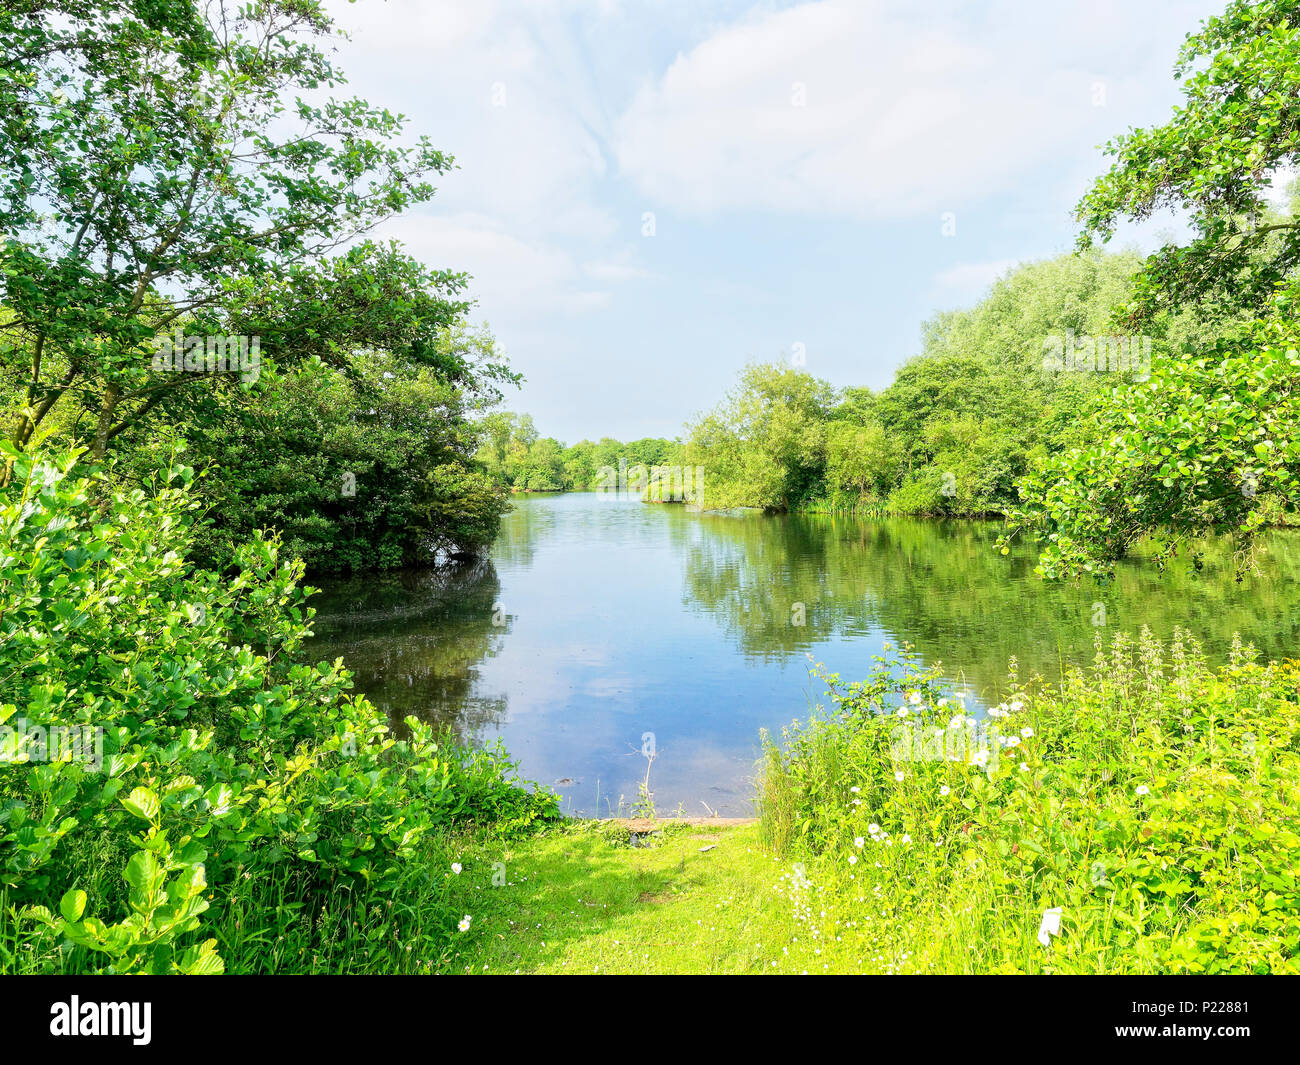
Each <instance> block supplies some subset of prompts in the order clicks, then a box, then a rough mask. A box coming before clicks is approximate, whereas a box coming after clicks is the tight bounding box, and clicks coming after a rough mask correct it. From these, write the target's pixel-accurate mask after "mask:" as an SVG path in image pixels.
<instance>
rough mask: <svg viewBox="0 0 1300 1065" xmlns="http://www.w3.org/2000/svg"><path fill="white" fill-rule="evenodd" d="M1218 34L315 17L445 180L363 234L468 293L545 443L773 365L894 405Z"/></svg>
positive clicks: (876, 6)
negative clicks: (1190, 40) (891, 392)
mask: <svg viewBox="0 0 1300 1065" xmlns="http://www.w3.org/2000/svg"><path fill="white" fill-rule="evenodd" d="M1221 9H1222V3H1221V0H1160V2H1159V3H1151V2H1149V0H1147V2H1141V0H1139V2H1134V0H1127V2H1122V3H1121V2H1111V0H1081V2H1075V0H1053V2H1051V3H1043V2H1041V0H986V2H973V0H972V2H966V3H955V2H949V0H926V2H924V3H921V2H914V0H877V2H872V0H860V2H838V0H820V2H813V3H761V4H753V3H732V2H723V0H717V2H714V0H689V2H686V0H682V2H654V3H652V2H633V0H590V2H585V3H578V2H571V0H529V2H523V0H511V2H506V0H501V2H496V0H423V2H421V0H387V2H383V0H358V2H357V3H344V2H337V0H336V2H333V3H332V4H331V10H332V12H333V13H334V15H335V17H336V18H337V19H338V22H339V25H340V27H341V28H344V29H346V30H347V31H348V32H349V33H350V34H351V40H350V41H344V42H340V44H339V53H338V57H337V58H338V61H339V64H340V65H341V66H342V67H343V69H344V70H345V71H346V72H347V74H348V76H349V83H350V84H349V89H350V91H351V92H354V93H356V94H358V95H361V96H363V97H365V98H366V99H368V100H370V101H371V102H372V103H375V104H382V105H384V106H387V107H389V108H390V109H392V110H399V111H401V112H403V113H404V114H406V115H407V116H408V117H409V119H410V128H411V129H412V130H413V131H416V132H420V133H426V134H428V135H429V136H430V137H431V138H432V139H433V141H434V143H435V144H436V145H437V146H439V147H440V148H443V149H444V150H446V151H448V152H451V153H452V154H454V155H455V156H456V160H457V163H458V165H459V167H460V169H459V170H457V171H455V172H454V173H453V174H451V175H449V176H447V177H446V178H444V179H443V180H442V181H440V182H439V193H438V195H437V197H436V198H435V199H434V201H433V202H432V203H431V204H428V205H425V206H423V207H421V208H420V209H419V210H418V211H415V212H412V213H410V214H408V215H405V216H403V217H402V218H401V219H399V220H395V221H394V222H393V223H391V224H389V225H388V226H386V227H385V228H384V229H383V230H381V231H380V235H382V236H385V237H396V238H398V239H401V240H402V241H404V242H405V243H406V245H407V246H408V248H409V249H410V250H411V251H412V252H413V253H414V254H416V255H418V256H419V257H420V258H422V259H424V260H425V261H426V262H428V263H429V264H430V265H432V266H436V267H450V268H454V269H459V270H466V271H468V272H470V273H471V274H473V275H474V280H473V284H472V294H473V295H474V297H475V298H476V299H477V301H478V302H477V306H476V308H475V312H474V314H475V317H476V318H477V319H478V320H482V321H486V322H487V323H489V325H490V326H491V328H492V330H493V332H494V333H495V334H496V335H497V337H498V339H499V340H500V342H501V344H502V345H503V347H504V348H505V350H506V351H507V353H508V354H509V356H510V359H511V362H512V364H513V365H514V367H515V368H516V369H517V370H520V371H522V372H523V373H524V374H525V375H526V377H527V381H526V383H525V385H524V386H523V389H522V391H521V392H520V393H519V394H517V395H514V396H512V397H510V399H509V401H508V403H509V406H510V407H511V408H512V409H516V410H521V411H526V412H528V413H531V414H532V415H533V416H534V418H535V419H536V423H537V427H538V429H539V430H540V431H541V432H542V433H543V434H544V435H551V436H556V437H559V438H560V439H562V440H564V441H566V442H573V441H575V440H577V439H579V438H581V437H584V436H585V437H590V438H597V437H601V436H615V437H618V438H620V439H630V438H635V437H639V436H648V435H654V436H659V435H663V436H669V437H671V436H676V435H678V434H679V433H680V432H681V431H682V425H683V422H685V421H686V420H687V419H689V418H690V417H692V416H693V415H695V414H697V413H699V412H701V411H703V410H706V409H708V408H709V407H711V406H713V404H714V403H715V402H717V400H718V399H719V398H720V397H721V396H722V394H723V393H724V392H725V391H726V390H727V389H728V388H730V387H731V385H732V384H733V382H734V381H735V378H736V375H737V373H738V372H739V370H740V369H741V368H742V367H743V366H744V365H745V363H746V362H749V361H753V360H756V359H757V360H769V359H775V358H787V359H788V358H790V357H791V353H792V351H793V350H794V345H796V344H802V345H803V351H804V352H805V357H806V367H807V369H808V370H809V371H810V372H812V373H815V374H816V375H818V376H819V377H823V378H826V379H827V380H829V381H831V382H833V383H834V384H836V385H849V384H857V385H862V384H865V385H869V386H871V387H875V388H879V387H883V386H884V385H886V384H888V383H889V381H890V379H891V378H892V376H893V373H894V371H895V370H896V369H897V367H898V366H899V365H901V364H902V363H903V362H904V361H905V360H906V359H908V358H910V357H911V356H912V355H915V354H916V353H917V352H918V350H919V345H920V326H921V323H922V322H923V321H924V320H925V319H926V318H928V317H929V316H930V315H931V314H933V313H934V312H935V311H936V310H939V309H943V308H950V307H957V306H964V305H969V304H970V303H972V302H973V301H974V300H976V299H977V298H978V297H979V296H980V294H981V293H982V292H983V291H985V290H986V289H987V287H988V285H989V284H990V283H991V282H992V281H993V280H994V279H995V278H996V277H997V276H998V275H999V274H1000V273H1002V272H1004V271H1005V270H1006V269H1007V268H1008V267H1009V266H1011V265H1013V264H1014V263H1015V262H1017V261H1022V260H1028V259H1035V258H1040V257H1043V256H1048V255H1052V254H1056V253H1059V252H1061V251H1066V250H1068V249H1069V248H1070V247H1071V245H1072V241H1073V235H1074V227H1073V225H1072V223H1071V220H1070V209H1071V207H1072V206H1073V204H1074V203H1075V201H1076V200H1077V199H1078V196H1079V194H1080V193H1081V192H1082V191H1083V189H1084V188H1085V187H1086V184H1087V182H1088V180H1089V178H1090V177H1092V176H1094V175H1096V174H1097V173H1100V172H1101V170H1102V169H1103V167H1104V162H1103V159H1102V156H1101V154H1100V152H1099V150H1098V146H1099V145H1100V144H1101V143H1102V142H1104V141H1105V140H1107V139H1108V138H1110V137H1111V136H1113V135H1115V134H1117V133H1120V132H1122V131H1124V130H1125V129H1127V128H1129V127H1131V126H1140V125H1149V124H1152V123H1154V122H1160V121H1162V120H1163V119H1164V118H1165V117H1166V116H1167V115H1168V114H1169V111H1170V108H1171V107H1172V106H1173V105H1174V104H1175V103H1176V102H1177V101H1178V99H1179V94H1178V90H1177V84H1176V83H1175V82H1174V80H1173V77H1172V66H1173V61H1174V57H1175V54H1176V52H1177V49H1178V46H1179V44H1180V43H1181V41H1182V39H1183V37H1184V36H1185V35H1186V34H1187V33H1188V32H1189V31H1191V30H1192V29H1194V28H1195V27H1196V25H1197V24H1198V23H1199V21H1200V20H1201V19H1202V18H1204V17H1206V16H1207V15H1210V14H1214V13H1216V12H1217V11H1219V10H1221ZM647 213H651V214H653V216H654V234H653V236H647V235H645V233H644V230H645V229H646V226H645V222H644V220H645V217H646V215H647ZM945 221H947V222H948V223H949V225H948V229H949V230H954V229H955V232H953V233H952V235H945V233H944V229H945ZM1177 229H1178V225H1177V220H1175V219H1157V220H1154V221H1153V222H1151V223H1147V224H1146V225H1144V226H1143V227H1142V228H1140V229H1137V228H1133V229H1128V230H1124V231H1121V235H1120V237H1119V238H1118V242H1119V243H1130V244H1136V245H1138V246H1140V247H1149V246H1150V245H1151V244H1152V243H1153V242H1154V240H1155V238H1156V236H1157V235H1159V234H1161V233H1167V232H1169V231H1175V232H1176V231H1177Z"/></svg>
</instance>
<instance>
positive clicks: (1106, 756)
mask: <svg viewBox="0 0 1300 1065" xmlns="http://www.w3.org/2000/svg"><path fill="white" fill-rule="evenodd" d="M878 662H879V668H878V669H877V671H876V672H875V673H874V674H873V675H872V676H871V677H870V678H869V679H868V680H867V681H864V682H861V683H854V684H849V685H844V684H841V682H840V680H839V678H838V677H837V676H835V675H833V674H832V675H825V676H824V679H825V680H826V682H827V685H828V688H829V691H828V694H829V695H830V697H831V700H832V702H833V705H834V710H833V712H832V713H830V714H829V715H826V716H823V717H818V718H814V719H812V720H810V721H808V722H806V723H805V724H802V725H796V726H794V727H792V728H791V729H789V730H788V731H787V733H786V736H785V741H786V742H785V745H784V747H778V746H776V745H775V744H772V743H771V742H770V741H769V743H768V746H767V748H766V758H765V761H764V764H763V771H762V780H761V799H762V801H761V817H762V822H761V829H762V834H763V837H764V839H765V841H766V842H767V844H768V845H769V846H771V847H772V848H773V849H775V850H776V851H777V853H779V854H785V855H792V856H801V855H807V856H809V857H810V858H812V857H817V858H818V859H819V860H820V861H821V862H823V863H824V865H825V867H826V868H827V870H828V873H827V876H826V882H827V883H829V884H831V885H833V886H834V890H835V892H836V903H835V905H836V910H837V913H838V915H839V916H840V918H841V920H848V921H850V923H851V922H852V921H853V920H857V921H860V922H861V923H863V924H864V925H868V924H871V923H872V922H874V927H875V929H876V932H877V935H878V939H877V943H876V947H877V949H880V950H881V951H882V953H884V954H885V955H886V956H888V957H890V958H891V959H893V964H895V965H897V966H898V967H900V968H904V969H908V970H916V971H948V972H952V971H959V972H960V971H981V972H990V971H992V972H1026V971H1028V972H1038V971H1051V972H1208V973H1222V972H1296V971H1300V951H1298V949H1297V942H1298V941H1300V883H1298V882H1297V873H1296V868H1295V862H1294V852H1295V848H1296V846H1297V845H1300V817H1298V816H1297V813H1296V805H1295V797H1296V795H1297V793H1298V789H1300V754H1297V751H1298V749H1300V748H1298V747H1297V739H1300V686H1298V685H1297V681H1298V680H1300V672H1297V670H1296V668H1295V666H1294V665H1277V664H1269V665H1258V664H1255V663H1254V662H1252V660H1251V655H1250V654H1249V653H1248V652H1246V651H1244V650H1242V649H1241V648H1240V647H1237V648H1236V649H1235V650H1234V653H1233V655H1232V656H1231V660H1230V662H1229V664H1228V665H1226V666H1224V667H1223V668H1221V669H1219V670H1213V671H1212V670H1211V669H1209V668H1208V667H1207V666H1206V665H1205V663H1204V661H1203V660H1202V658H1201V656H1200V654H1199V651H1198V649H1197V648H1196V646H1195V644H1194V643H1189V642H1188V641H1187V640H1186V639H1185V638H1183V637H1179V638H1177V639H1175V641H1174V642H1173V643H1172V644H1171V645H1169V646H1168V647H1167V648H1162V647H1161V645H1160V644H1159V643H1158V642H1156V641H1154V640H1153V639H1151V638H1149V637H1148V636H1146V635H1145V634H1144V636H1143V638H1142V640H1141V641H1140V643H1139V645H1138V647H1137V648H1134V647H1133V645H1132V643H1131V642H1130V641H1129V640H1127V639H1126V638H1125V637H1123V636H1122V635H1121V636H1119V637H1116V639H1115V640H1114V642H1113V643H1112V645H1111V646H1110V647H1109V648H1105V647H1104V646H1103V645H1102V644H1101V643H1100V642H1099V643H1098V646H1097V659H1096V662H1095V664H1094V667H1093V669H1092V670H1091V671H1089V672H1087V673H1085V672H1083V671H1078V670H1076V671H1072V672H1071V673H1070V674H1069V675H1068V676H1067V678H1066V679H1065V681H1064V682H1063V683H1062V684H1061V685H1060V686H1059V687H1052V686H1042V685H1040V684H1036V683H1026V684H1022V683H1020V682H1019V681H1018V680H1017V679H1016V677H1015V675H1014V672H1013V675H1012V677H1011V679H1010V682H1009V684H1010V689H1009V690H1010V693H1011V694H1010V695H1009V700H1008V702H1006V703H1003V704H1001V705H1000V706H998V707H994V708H993V709H992V710H991V711H989V715H990V716H989V718H987V719H986V721H985V724H986V725H989V726H992V728H991V730H989V731H988V732H987V733H986V736H987V738H988V742H987V745H985V744H984V742H983V741H982V740H981V741H979V742H976V741H975V740H974V739H973V738H972V737H974V736H976V735H978V734H977V733H976V732H975V731H974V730H973V728H972V724H973V721H974V719H973V718H972V717H971V715H970V713H969V712H968V711H967V710H966V708H965V706H964V705H963V704H962V702H961V701H960V700H958V699H955V698H952V697H945V696H944V695H943V694H942V692H941V689H940V687H939V684H938V677H937V676H936V674H935V673H934V672H933V671H927V670H924V669H921V668H919V667H918V665H917V664H916V662H915V661H914V660H912V659H910V658H908V657H907V656H904V657H903V658H902V659H888V660H887V659H883V658H882V659H879V660H878ZM836 870H838V872H836ZM1055 907H1060V908H1061V909H1062V928H1061V934H1060V936H1059V938H1053V939H1051V942H1050V946H1046V947H1045V946H1043V945H1041V944H1040V943H1038V942H1037V941H1036V932H1037V928H1038V923H1039V918H1040V916H1041V915H1042V914H1043V912H1044V911H1045V910H1048V909H1052V908H1055ZM903 915H906V920H903V919H901V918H902V916H903ZM880 917H886V918H892V919H891V920H889V921H887V922H884V923H882V922H880V921H879V920H877V919H878V918H880Z"/></svg>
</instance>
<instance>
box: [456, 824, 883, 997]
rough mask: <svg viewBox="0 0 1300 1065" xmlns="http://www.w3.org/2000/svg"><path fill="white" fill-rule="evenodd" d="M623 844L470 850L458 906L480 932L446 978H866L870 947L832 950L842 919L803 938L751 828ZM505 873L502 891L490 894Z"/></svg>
mask: <svg viewBox="0 0 1300 1065" xmlns="http://www.w3.org/2000/svg"><path fill="white" fill-rule="evenodd" d="M626 840H627V833H626V831H618V830H616V829H615V828H613V827H612V826H610V825H601V824H599V823H595V824H593V823H590V822H588V823H582V822H578V823H575V824H573V825H571V826H566V827H564V828H561V829H557V830H553V831H551V832H548V833H546V834H544V835H540V836H537V837H534V838H532V839H528V840H525V841H523V842H520V843H516V844H510V845H494V844H473V845H468V846H469V848H470V849H467V851H466V853H465V854H464V855H463V856H462V858H461V862H462V864H463V866H464V871H463V873H462V874H461V876H460V877H459V878H458V879H457V887H456V889H455V894H454V896H453V897H454V898H455V899H456V901H457V902H458V904H459V908H460V909H461V910H462V911H463V912H464V913H466V914H469V915H470V916H471V917H472V922H471V926H470V929H469V931H468V932H466V933H464V934H463V936H462V937H461V939H460V940H459V942H458V943H457V944H456V945H454V947H453V951H452V958H451V962H450V963H449V969H450V971H452V972H474V973H482V972H488V973H516V972H518V973H541V972H567V973H595V972H600V973H645V972H650V973H680V972H691V973H740V972H750V973H757V972H782V973H791V972H793V973H799V972H804V971H809V972H812V971H826V970H827V969H830V970H838V971H862V968H861V965H860V964H859V958H860V957H861V955H862V954H863V948H865V947H866V946H867V944H866V943H865V942H864V941H863V940H864V938H865V937H860V936H848V937H844V939H842V940H840V941H837V940H836V938H835V932H834V921H833V919H832V918H826V919H822V918H821V917H820V915H818V925H819V927H818V929H817V934H816V935H814V934H812V933H810V932H809V931H808V929H809V922H808V920H807V919H806V918H805V917H803V916H798V917H797V916H796V914H795V912H794V909H793V907H792V906H791V904H790V903H789V901H788V893H787V892H786V891H785V883H786V881H784V880H783V876H785V877H788V876H789V875H790V874H791V871H792V869H793V866H791V865H789V863H779V862H777V861H776V860H775V859H773V858H771V857H768V856H765V855H764V854H763V853H762V852H761V851H760V849H759V846H758V842H757V827H756V826H754V825H747V826H741V827H734V828H721V829H719V828H687V827H684V826H670V827H669V828H668V829H667V830H666V831H665V832H663V833H661V834H660V836H659V837H651V844H650V845H649V846H635V847H633V846H629V845H628V843H627V842H626ZM705 847H708V848H710V849H708V850H703V849H702V848H705ZM502 862H503V863H504V881H505V882H504V883H502V884H500V886H493V883H492V881H493V875H494V863H502ZM495 872H496V873H497V879H498V880H501V879H502V875H501V874H502V870H501V869H500V867H499V866H498V867H497V868H496V869H495ZM826 925H829V927H823V926H826ZM827 940H829V943H827Z"/></svg>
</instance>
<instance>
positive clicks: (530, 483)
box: [477, 411, 678, 492]
mask: <svg viewBox="0 0 1300 1065" xmlns="http://www.w3.org/2000/svg"><path fill="white" fill-rule="evenodd" d="M480 425H481V433H482V440H483V443H482V446H481V448H480V450H479V452H478V456H477V457H478V460H479V462H480V463H482V465H483V466H484V467H485V468H486V469H487V470H488V471H489V473H490V474H491V476H492V477H493V478H494V479H495V480H496V481H497V482H498V483H500V484H502V485H505V486H507V487H509V488H510V490H511V491H514V492H574V491H579V492H581V491H586V490H588V489H593V488H601V487H609V481H610V477H609V471H611V470H612V471H614V474H615V476H617V473H618V471H619V469H620V463H622V464H623V465H622V468H624V469H627V470H631V469H633V468H635V467H636V466H638V465H643V466H645V467H647V469H648V468H649V467H652V466H660V465H669V464H671V463H672V462H674V461H675V455H676V452H677V449H678V448H677V444H676V443H675V442H674V441H672V440H663V439H658V438H653V437H647V438H645V439H642V440H633V441H632V442H631V443H627V444H623V443H620V442H619V441H617V440H614V439H612V438H610V437H603V438H602V439H601V440H600V441H599V442H598V443H592V442H591V441H590V440H579V441H578V442H577V443H576V444H573V445H571V446H569V447H565V445H564V444H562V443H561V442H560V441H558V440H556V439H554V438H553V437H549V436H546V437H543V436H539V435H538V433H537V427H536V426H535V425H534V424H533V419H532V416H531V415H529V414H513V413H510V412H509V411H495V412H493V413H491V414H489V415H487V416H486V417H484V418H483V419H482V422H481V423H480ZM629 480H631V476H629Z"/></svg>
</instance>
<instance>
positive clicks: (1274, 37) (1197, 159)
mask: <svg viewBox="0 0 1300 1065" xmlns="http://www.w3.org/2000/svg"><path fill="white" fill-rule="evenodd" d="M1174 74H1175V77H1177V78H1179V79H1182V78H1186V82H1185V84H1184V87H1183V93H1184V96H1185V101H1184V103H1183V105H1182V106H1181V107H1179V108H1177V109H1176V110H1175V112H1174V116H1173V118H1172V119H1171V120H1170V121H1169V122H1167V123H1166V124H1164V125H1163V126H1156V127H1152V128H1148V129H1138V130H1134V131H1132V132H1130V133H1128V134H1125V135H1122V136H1120V137H1117V138H1116V139H1115V140H1113V141H1111V142H1110V144H1108V145H1107V146H1106V151H1107V153H1108V154H1110V155H1112V156H1114V157H1115V163H1114V164H1113V166H1112V167H1111V169H1110V171H1109V172H1108V173H1107V174H1105V175H1104V176H1103V177H1101V178H1100V179H1098V180H1097V181H1096V183H1095V184H1094V185H1093V187H1092V188H1091V190H1090V191H1089V192H1088V194H1087V195H1086V196H1085V197H1084V198H1083V200H1082V202H1081V203H1080V204H1079V207H1078V218H1079V220H1080V222H1082V224H1083V229H1082V232H1081V233H1080V236H1079V245H1080V247H1082V248H1087V247H1091V246H1092V245H1093V244H1094V243H1095V242H1096V241H1098V240H1101V241H1107V240H1109V239H1110V238H1111V237H1112V236H1113V234H1114V232H1115V227H1116V224H1117V223H1118V221H1119V220H1120V219H1122V218H1133V219H1144V218H1149V217H1150V216H1151V215H1152V214H1154V213H1155V212H1157V211H1159V210H1161V209H1166V208H1172V209H1175V210H1178V211H1181V212H1185V213H1186V215H1187V217H1188V220H1189V222H1190V223H1191V226H1192V230H1193V233H1194V237H1193V239H1192V240H1191V242H1190V243H1188V244H1187V245H1185V246H1180V245H1176V244H1167V245H1165V246H1164V247H1163V248H1161V249H1160V250H1159V251H1157V252H1156V253H1155V254H1154V255H1152V256H1151V257H1150V258H1149V259H1148V260H1147V261H1146V263H1145V264H1144V266H1143V268H1142V270H1141V272H1140V273H1139V275H1138V278H1137V288H1136V291H1135V293H1134V296H1133V299H1132V301H1131V303H1130V304H1129V307H1128V308H1127V311H1126V315H1125V317H1126V320H1127V321H1128V322H1130V323H1140V322H1144V321H1149V320H1150V319H1152V318H1153V317H1155V316H1156V315H1157V314H1159V313H1160V312H1161V311H1168V310H1177V309H1179V308H1181V307H1184V306H1188V305H1199V306H1200V307H1201V308H1202V309H1203V310H1205V309H1208V308H1209V307H1211V306H1219V307H1222V308H1224V309H1232V308H1236V307H1241V308H1246V309H1248V310H1250V311H1251V312H1253V313H1254V316H1257V317H1258V316H1260V315H1261V314H1263V312H1264V308H1265V306H1266V305H1267V303H1268V301H1269V300H1270V298H1271V297H1272V294H1273V292H1274V290H1275V289H1276V287H1277V285H1278V284H1279V283H1280V282H1281V281H1283V280H1284V279H1285V278H1286V277H1287V276H1288V275H1290V274H1291V272H1292V271H1294V269H1295V268H1296V266H1297V264H1300V221H1297V219H1296V218H1295V216H1294V215H1281V214H1278V213H1276V212H1273V211H1271V210H1270V209H1269V206H1268V203H1267V200H1266V198H1265V192H1266V190H1267V189H1268V187H1269V185H1270V183H1271V181H1272V180H1273V179H1274V178H1275V177H1276V175H1277V174H1278V173H1279V172H1285V171H1286V170H1287V169H1289V168H1291V167H1293V165H1294V164H1295V162H1296V160H1297V154H1298V153H1300V3H1297V2H1296V0H1263V2H1258V0H1257V2H1246V0H1232V2H1231V3H1229V4H1228V7H1227V9H1226V10H1225V11H1224V13H1223V14H1222V15H1220V16H1218V17H1215V18H1210V19H1207V20H1206V21H1205V22H1204V23H1203V24H1202V25H1201V27H1200V29H1199V30H1198V31H1197V32H1196V33H1193V34H1190V35H1189V36H1188V38H1187V40H1186V42H1185V43H1184V44H1183V47H1182V49H1181V51H1180V52H1179V55H1178V61H1177V64H1176V66H1175V68H1174Z"/></svg>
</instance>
